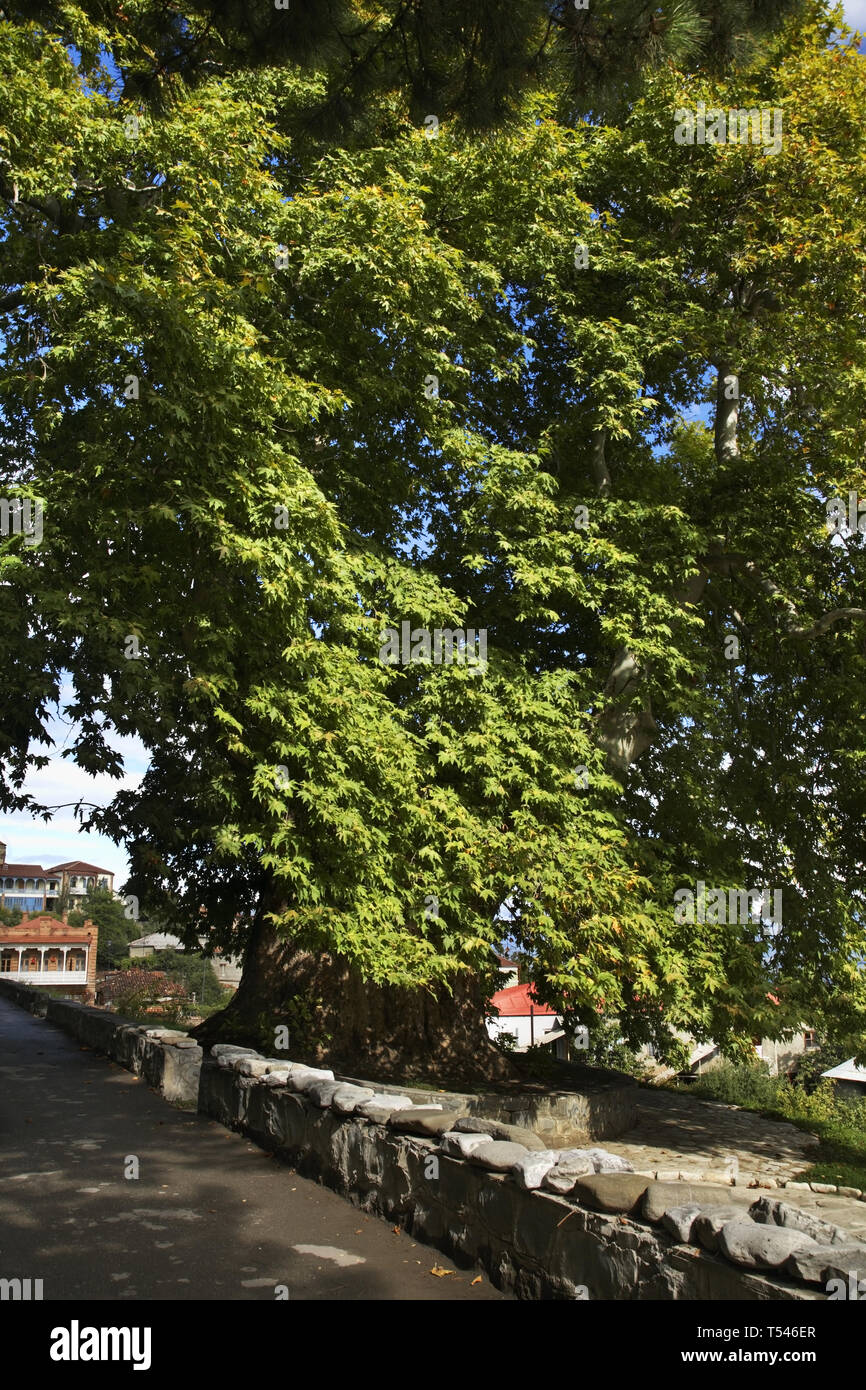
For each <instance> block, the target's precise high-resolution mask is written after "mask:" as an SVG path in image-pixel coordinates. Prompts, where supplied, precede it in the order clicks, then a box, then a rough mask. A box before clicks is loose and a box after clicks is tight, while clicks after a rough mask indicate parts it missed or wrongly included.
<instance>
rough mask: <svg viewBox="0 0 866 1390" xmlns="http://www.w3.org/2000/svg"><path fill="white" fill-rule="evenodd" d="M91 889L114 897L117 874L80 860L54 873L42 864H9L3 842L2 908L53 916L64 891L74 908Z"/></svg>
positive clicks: (0, 867)
mask: <svg viewBox="0 0 866 1390" xmlns="http://www.w3.org/2000/svg"><path fill="white" fill-rule="evenodd" d="M91 888H107V889H108V890H109V891H110V892H112V893H113V892H114V874H113V873H112V872H111V871H110V870H109V869H99V868H97V867H96V865H95V864H85V863H83V862H82V861H81V860H80V859H76V860H71V861H70V862H69V863H68V864H55V865H54V867H53V868H51V869H43V867H42V865H41V864H7V863H6V846H5V845H4V844H3V843H2V842H0V907H15V908H18V909H19V911H21V912H49V913H51V912H55V911H56V910H57V905H58V900H59V898H60V895H61V893H62V892H63V891H64V889H66V891H67V892H68V894H69V898H70V900H71V901H70V906H72V907H74V904H75V899H76V898H83V897H85V895H86V894H87V892H88V891H89V889H91Z"/></svg>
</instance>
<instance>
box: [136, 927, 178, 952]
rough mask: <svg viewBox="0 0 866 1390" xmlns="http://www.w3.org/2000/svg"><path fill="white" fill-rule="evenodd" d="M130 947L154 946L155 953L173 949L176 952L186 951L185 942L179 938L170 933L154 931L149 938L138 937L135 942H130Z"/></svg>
mask: <svg viewBox="0 0 866 1390" xmlns="http://www.w3.org/2000/svg"><path fill="white" fill-rule="evenodd" d="M129 944H130V946H152V947H153V949H154V950H155V951H167V950H168V949H169V948H171V947H173V948H174V949H175V950H176V951H182V950H183V949H184V945H183V942H182V941H181V939H180V937H179V936H175V935H174V934H173V933H172V932H170V931H152V932H148V934H147V936H138V937H136V939H135V941H130V943H129Z"/></svg>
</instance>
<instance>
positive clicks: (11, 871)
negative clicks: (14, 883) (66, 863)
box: [0, 864, 51, 878]
mask: <svg viewBox="0 0 866 1390" xmlns="http://www.w3.org/2000/svg"><path fill="white" fill-rule="evenodd" d="M48 873H51V870H50V869H43V867H42V865H41V864H0V878H45V876H46V874H48Z"/></svg>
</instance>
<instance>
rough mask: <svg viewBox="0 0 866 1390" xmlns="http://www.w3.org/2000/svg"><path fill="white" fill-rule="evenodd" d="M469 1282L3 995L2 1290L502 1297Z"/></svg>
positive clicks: (49, 1294)
mask: <svg viewBox="0 0 866 1390" xmlns="http://www.w3.org/2000/svg"><path fill="white" fill-rule="evenodd" d="M130 1156H135V1157H137V1159H138V1163H139V1173H140V1176H139V1177H138V1179H127V1178H125V1177H124V1168H125V1165H126V1166H128V1167H131V1165H128V1164H127V1159H128V1157H130ZM303 1247H308V1249H307V1250H304V1249H303ZM434 1266H435V1267H437V1268H440V1269H441V1268H445V1269H449V1270H453V1271H454V1272H453V1273H451V1274H448V1275H446V1276H442V1277H437V1276H435V1275H433V1274H431V1273H430V1271H431V1269H433V1268H434ZM477 1274H478V1271H477V1270H471V1271H469V1272H468V1273H467V1272H466V1271H465V1270H464V1271H460V1270H458V1269H457V1268H456V1266H455V1265H454V1264H453V1263H452V1262H451V1261H450V1260H448V1259H447V1258H445V1257H444V1256H442V1255H441V1254H439V1253H438V1252H437V1251H435V1250H432V1249H431V1248H430V1247H429V1246H424V1245H420V1244H417V1243H416V1242H415V1241H413V1240H412V1239H411V1238H410V1237H409V1236H407V1235H405V1234H403V1233H395V1232H394V1230H393V1229H392V1227H391V1226H390V1225H389V1224H388V1223H387V1222H385V1221H383V1220H381V1219H380V1218H378V1217H368V1216H365V1215H363V1213H361V1212H359V1211H357V1210H356V1209H355V1208H354V1207H353V1206H351V1204H350V1203H349V1202H348V1201H346V1200H345V1199H344V1198H342V1197H339V1196H338V1195H337V1194H336V1193H334V1192H331V1191H330V1190H329V1189H328V1188H325V1187H320V1186H318V1185H317V1184H316V1183H314V1182H310V1181H309V1180H307V1179H305V1178H302V1177H299V1176H298V1175H297V1174H296V1173H295V1172H293V1171H292V1170H291V1169H289V1168H287V1167H285V1165H283V1164H281V1163H279V1162H278V1161H277V1160H275V1159H273V1158H270V1157H269V1156H268V1155H266V1154H264V1153H263V1152H262V1151H261V1150H260V1149H257V1148H256V1147H255V1146H254V1145H252V1144H251V1143H250V1142H249V1141H248V1140H247V1139H245V1138H244V1137H243V1136H242V1135H239V1134H232V1133H230V1132H229V1131H228V1130H225V1129H223V1127H222V1126H221V1125H218V1124H216V1123H215V1122H214V1121H212V1120H208V1119H206V1118H204V1117H203V1116H201V1115H195V1114H191V1113H190V1112H188V1111H180V1110H175V1109H174V1108H173V1107H172V1106H170V1105H168V1104H167V1103H166V1102H165V1101H164V1100H163V1099H162V1098H161V1097H160V1096H159V1095H158V1094H156V1093H155V1092H152V1091H150V1090H149V1089H148V1088H147V1086H146V1085H145V1083H144V1082H143V1081H140V1080H138V1079H137V1078H136V1077H134V1076H133V1075H132V1074H131V1073H130V1072H127V1071H124V1069H123V1068H122V1067H119V1066H117V1065H116V1064H115V1063H114V1062H111V1061H109V1060H108V1059H107V1058H104V1057H100V1056H98V1055H96V1054H95V1053H93V1052H90V1051H88V1050H86V1049H83V1048H81V1047H80V1045H79V1043H78V1042H76V1041H75V1040H74V1039H72V1038H69V1037H67V1035H66V1034H65V1033H63V1032H61V1031H60V1029H59V1028H56V1027H55V1026H54V1025H53V1024H50V1023H47V1022H45V1021H43V1020H40V1019H35V1018H33V1017H32V1016H31V1015H30V1014H28V1013H25V1012H24V1010H23V1009H19V1008H18V1007H17V1006H16V1005H14V1004H12V1003H10V1002H9V1001H8V1000H6V999H0V1278H22V1279H24V1278H31V1279H39V1278H41V1279H42V1280H43V1297H44V1298H45V1299H46V1300H65V1301H71V1300H75V1301H78V1300H84V1299H111V1300H125V1299H135V1300H141V1299H171V1300H175V1299H182V1300H185V1299H232V1300H234V1299H256V1300H271V1301H273V1300H274V1299H275V1286H277V1285H281V1284H282V1285H285V1286H286V1287H287V1288H288V1291H289V1298H290V1299H339V1300H343V1299H348V1300H356V1299H411V1300H424V1299H433V1300H462V1301H465V1302H470V1301H473V1300H474V1301H477V1300H482V1301H489V1300H497V1301H502V1300H506V1299H507V1298H508V1295H505V1294H502V1293H500V1292H499V1291H498V1290H496V1289H494V1288H493V1287H492V1286H491V1285H490V1283H489V1282H488V1279H487V1277H486V1275H483V1276H482V1281H481V1283H479V1284H475V1285H473V1284H472V1282H471V1281H472V1279H473V1278H475V1277H476V1276H477Z"/></svg>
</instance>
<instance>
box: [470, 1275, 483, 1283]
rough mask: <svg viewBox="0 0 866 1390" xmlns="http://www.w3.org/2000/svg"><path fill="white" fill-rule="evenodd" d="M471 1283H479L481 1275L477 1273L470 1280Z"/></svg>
mask: <svg viewBox="0 0 866 1390" xmlns="http://www.w3.org/2000/svg"><path fill="white" fill-rule="evenodd" d="M472 1283H473V1284H480V1283H481V1275H480V1274H479V1275H477V1276H476V1278H474V1279H473V1280H472Z"/></svg>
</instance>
